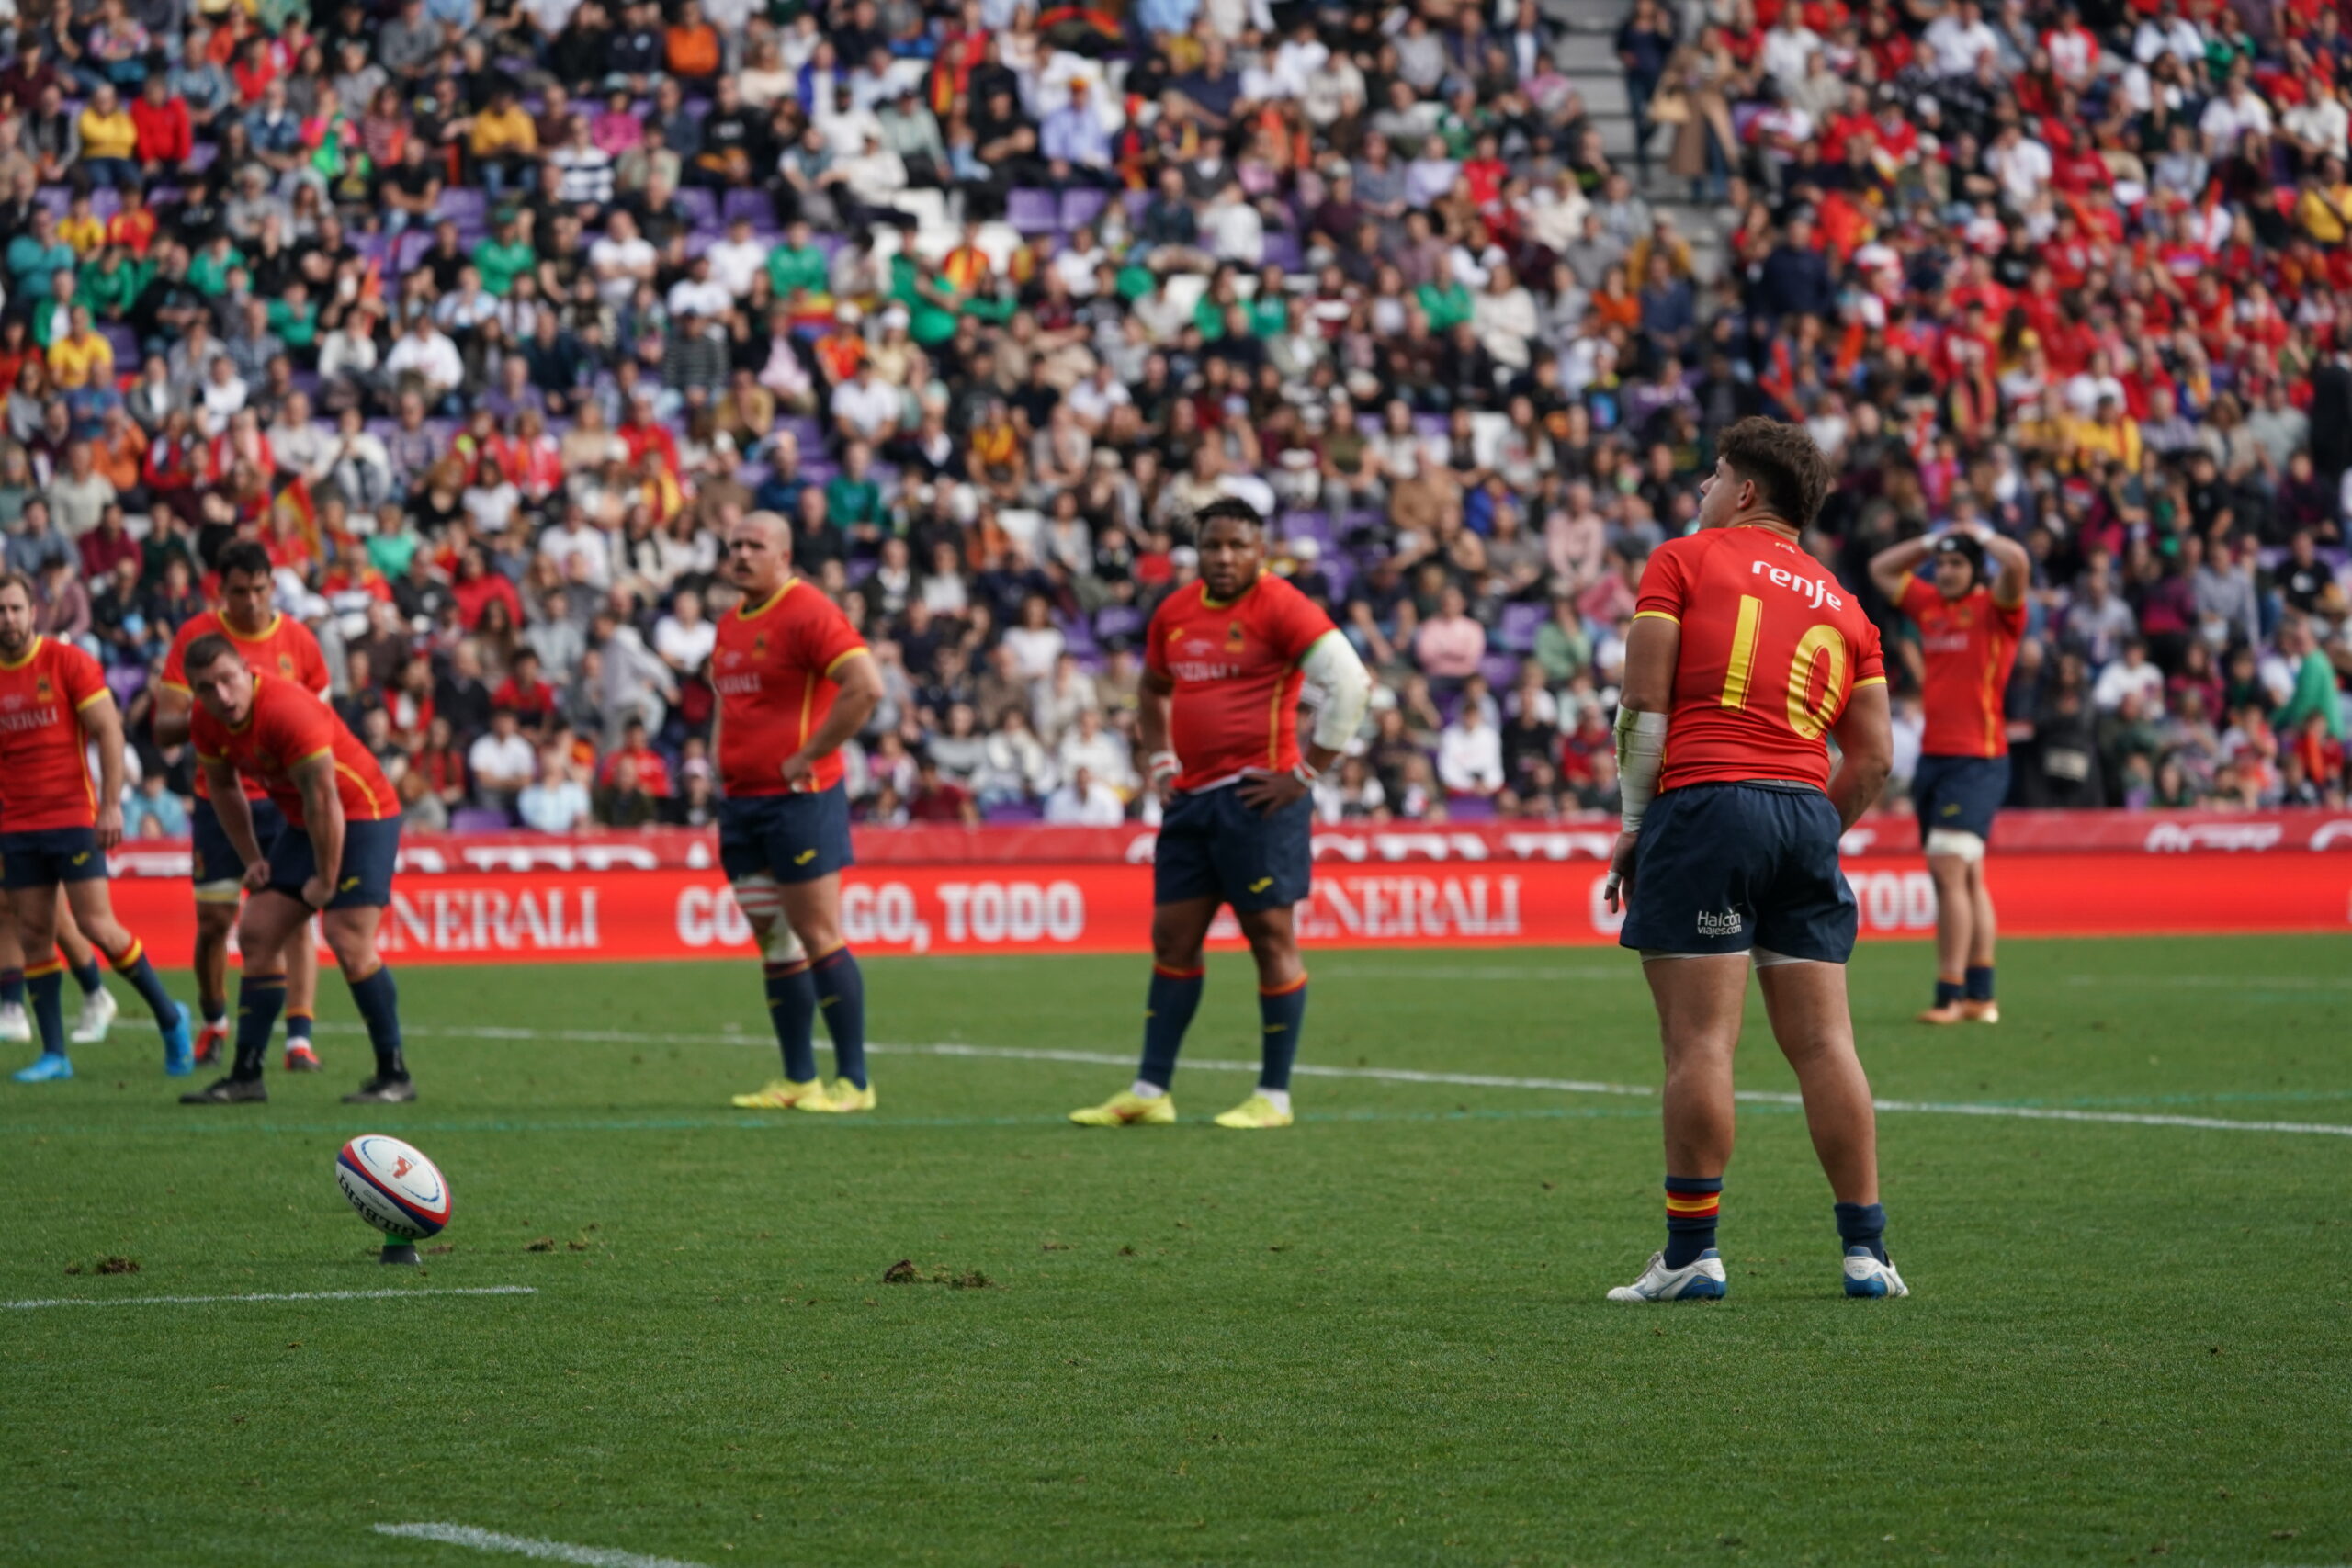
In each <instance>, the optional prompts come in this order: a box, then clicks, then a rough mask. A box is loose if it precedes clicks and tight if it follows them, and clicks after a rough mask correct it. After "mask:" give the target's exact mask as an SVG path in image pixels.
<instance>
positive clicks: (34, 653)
mask: <svg viewBox="0 0 2352 1568" xmlns="http://www.w3.org/2000/svg"><path fill="white" fill-rule="evenodd" d="M48 640H49V639H48V638H47V637H43V636H41V634H40V633H39V632H35V633H33V640H32V641H31V642H29V643H27V644H26V645H25V656H24V657H23V658H22V659H19V660H17V661H16V662H14V663H10V662H9V661H8V660H5V659H0V670H22V669H23V668H24V667H25V666H26V665H28V664H30V663H31V662H32V661H33V660H34V659H35V658H36V657H38V656H39V655H40V645H41V644H42V643H44V642H46V641H48Z"/></svg>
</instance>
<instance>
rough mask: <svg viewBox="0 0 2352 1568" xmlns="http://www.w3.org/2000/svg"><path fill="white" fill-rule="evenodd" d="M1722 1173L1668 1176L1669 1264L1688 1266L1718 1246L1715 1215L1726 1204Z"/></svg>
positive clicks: (1670, 1266) (1667, 1235)
mask: <svg viewBox="0 0 2352 1568" xmlns="http://www.w3.org/2000/svg"><path fill="white" fill-rule="evenodd" d="M1723 1192H1724V1179H1723V1178H1722V1177H1720V1176H1669V1177H1668V1178H1667V1179H1666V1266H1667V1267H1668V1269H1688V1268H1689V1267H1690V1266H1691V1264H1693V1263H1696V1262H1698V1261H1699V1255H1700V1254H1701V1253H1702V1252H1704V1251H1706V1250H1707V1249H1708V1248H1709V1247H1713V1246H1714V1245H1715V1217H1716V1214H1717V1213H1718V1212H1719V1211H1720V1210H1721V1209H1722V1207H1723Z"/></svg>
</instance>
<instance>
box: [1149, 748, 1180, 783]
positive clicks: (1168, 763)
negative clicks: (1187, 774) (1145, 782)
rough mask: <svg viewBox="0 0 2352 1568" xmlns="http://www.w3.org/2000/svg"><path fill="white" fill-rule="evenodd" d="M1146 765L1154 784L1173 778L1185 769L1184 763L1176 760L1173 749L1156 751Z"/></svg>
mask: <svg viewBox="0 0 2352 1568" xmlns="http://www.w3.org/2000/svg"><path fill="white" fill-rule="evenodd" d="M1144 766H1145V768H1146V769H1147V770H1148V772H1149V773H1150V774H1151V782H1152V783H1154V784H1159V783H1161V782H1163V781H1165V780H1168V779H1172V778H1174V777H1175V776H1176V775H1177V774H1178V773H1182V772H1183V771H1184V764H1183V763H1182V762H1180V761H1177V760H1176V753H1175V752H1173V751H1154V752H1153V753H1152V754H1151V758H1150V760H1149V761H1147V762H1146V763H1145V764H1144Z"/></svg>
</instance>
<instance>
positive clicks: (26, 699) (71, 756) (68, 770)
mask: <svg viewBox="0 0 2352 1568" xmlns="http://www.w3.org/2000/svg"><path fill="white" fill-rule="evenodd" d="M106 695H107V678H106V674H105V672H104V671H101V670H100V669H99V668H98V661H97V660H95V659H93V658H91V657H90V656H89V655H88V654H86V653H85V652H83V651H82V650H81V649H78V648H75V647H74V645H73V644H72V643H68V642H59V641H57V640H56V639H55V638H53V637H35V638H33V645H32V647H31V648H29V649H27V650H26V651H25V656H24V658H22V659H20V660H17V662H16V663H14V664H9V663H6V662H5V661H0V833H32V832H39V831H41V830H42V829H52V828H88V827H93V826H95V825H96V822H97V819H98V818H97V811H98V792H97V789H96V786H95V785H94V784H92V783H91V782H90V763H89V742H88V740H87V739H86V738H85V736H84V734H83V732H82V710H83V709H84V708H86V707H88V706H89V705H91V704H92V703H95V702H96V701H97V700H98V699H99V698H100V697H103V696H106Z"/></svg>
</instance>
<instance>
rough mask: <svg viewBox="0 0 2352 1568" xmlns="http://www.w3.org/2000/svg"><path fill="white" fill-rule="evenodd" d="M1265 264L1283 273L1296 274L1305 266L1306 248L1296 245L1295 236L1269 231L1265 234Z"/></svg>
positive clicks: (1276, 230)
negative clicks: (1275, 267)
mask: <svg viewBox="0 0 2352 1568" xmlns="http://www.w3.org/2000/svg"><path fill="white" fill-rule="evenodd" d="M1265 264H1266V265H1268V266H1278V267H1280V268H1282V269H1283V271H1284V272H1296V271H1298V270H1299V269H1300V268H1302V267H1304V266H1305V265H1306V248H1305V247H1304V246H1302V245H1300V243H1298V236H1297V235H1295V234H1293V233H1289V232H1286V231H1283V230H1280V229H1274V230H1270V231H1267V234H1266V248H1265Z"/></svg>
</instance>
